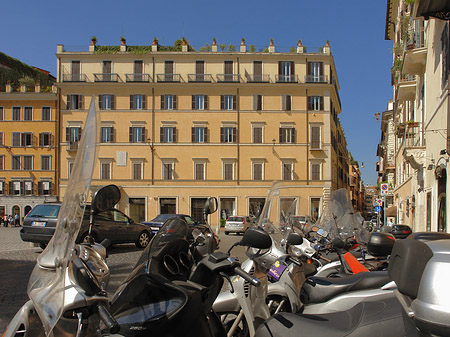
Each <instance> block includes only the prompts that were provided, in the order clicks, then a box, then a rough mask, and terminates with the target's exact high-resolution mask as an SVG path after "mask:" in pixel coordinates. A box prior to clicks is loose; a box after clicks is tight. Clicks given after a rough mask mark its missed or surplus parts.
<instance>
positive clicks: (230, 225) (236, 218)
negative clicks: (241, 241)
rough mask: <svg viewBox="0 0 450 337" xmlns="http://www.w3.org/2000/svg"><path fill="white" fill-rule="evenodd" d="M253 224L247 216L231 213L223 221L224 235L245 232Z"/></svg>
mask: <svg viewBox="0 0 450 337" xmlns="http://www.w3.org/2000/svg"><path fill="white" fill-rule="evenodd" d="M253 226H254V222H253V221H252V220H251V219H250V217H248V216H241V215H232V216H229V217H228V219H227V221H226V222H225V235H228V234H229V233H237V234H238V233H245V231H246V230H247V229H249V228H250V227H253Z"/></svg>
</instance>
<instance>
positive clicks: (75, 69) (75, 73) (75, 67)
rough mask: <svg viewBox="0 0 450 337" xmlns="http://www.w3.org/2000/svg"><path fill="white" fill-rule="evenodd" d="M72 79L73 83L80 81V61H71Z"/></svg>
mask: <svg viewBox="0 0 450 337" xmlns="http://www.w3.org/2000/svg"><path fill="white" fill-rule="evenodd" d="M71 68H72V69H71V71H72V78H71V80H72V81H74V82H78V81H80V80H81V76H80V75H81V64H80V61H72V67H71Z"/></svg>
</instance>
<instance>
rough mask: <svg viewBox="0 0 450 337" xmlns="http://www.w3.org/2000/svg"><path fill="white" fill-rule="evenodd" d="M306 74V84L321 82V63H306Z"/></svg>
mask: <svg viewBox="0 0 450 337" xmlns="http://www.w3.org/2000/svg"><path fill="white" fill-rule="evenodd" d="M306 72H307V75H306V81H307V82H323V79H324V77H323V76H322V74H323V62H308V65H307V70H306Z"/></svg>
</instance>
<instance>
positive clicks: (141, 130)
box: [129, 126, 146, 143]
mask: <svg viewBox="0 0 450 337" xmlns="http://www.w3.org/2000/svg"><path fill="white" fill-rule="evenodd" d="M129 140H130V143H144V142H145V140H146V130H145V127H143V126H132V127H130V138H129Z"/></svg>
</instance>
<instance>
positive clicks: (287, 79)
mask: <svg viewBox="0 0 450 337" xmlns="http://www.w3.org/2000/svg"><path fill="white" fill-rule="evenodd" d="M275 82H277V83H298V75H281V74H277V75H275Z"/></svg>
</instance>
